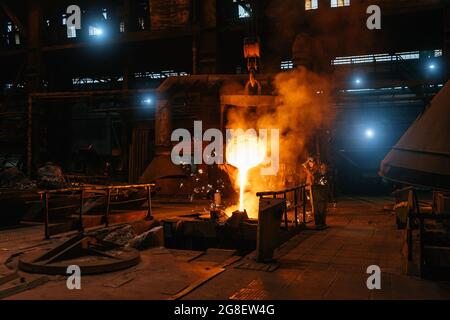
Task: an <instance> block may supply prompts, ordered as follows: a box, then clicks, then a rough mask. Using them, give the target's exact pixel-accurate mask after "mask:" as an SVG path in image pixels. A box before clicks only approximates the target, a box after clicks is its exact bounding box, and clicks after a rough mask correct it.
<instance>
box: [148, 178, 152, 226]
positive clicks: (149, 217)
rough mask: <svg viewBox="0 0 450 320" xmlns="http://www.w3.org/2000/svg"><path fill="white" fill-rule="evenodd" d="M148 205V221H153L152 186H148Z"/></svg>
mask: <svg viewBox="0 0 450 320" xmlns="http://www.w3.org/2000/svg"><path fill="white" fill-rule="evenodd" d="M147 203H148V213H147V220H151V219H153V216H152V195H151V187H150V186H147Z"/></svg>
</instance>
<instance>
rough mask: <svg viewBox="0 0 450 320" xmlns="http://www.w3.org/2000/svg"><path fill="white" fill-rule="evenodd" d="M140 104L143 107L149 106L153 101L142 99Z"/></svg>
mask: <svg viewBox="0 0 450 320" xmlns="http://www.w3.org/2000/svg"><path fill="white" fill-rule="evenodd" d="M142 103H143V104H145V105H151V104H152V103H153V99H152V98H144V99H142Z"/></svg>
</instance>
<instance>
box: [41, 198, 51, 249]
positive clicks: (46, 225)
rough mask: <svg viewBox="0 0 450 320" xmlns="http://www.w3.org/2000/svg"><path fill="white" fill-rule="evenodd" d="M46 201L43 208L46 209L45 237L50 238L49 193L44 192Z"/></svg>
mask: <svg viewBox="0 0 450 320" xmlns="http://www.w3.org/2000/svg"><path fill="white" fill-rule="evenodd" d="M43 199H44V203H43V209H44V223H45V239H46V240H47V239H50V234H49V228H48V227H49V226H48V223H49V222H48V220H49V219H48V193H44V198H43Z"/></svg>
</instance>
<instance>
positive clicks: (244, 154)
mask: <svg viewBox="0 0 450 320" xmlns="http://www.w3.org/2000/svg"><path fill="white" fill-rule="evenodd" d="M265 155H266V146H265V144H264V143H263V142H262V141H261V140H260V139H259V138H258V137H257V136H256V135H254V134H249V133H243V132H242V133H239V131H236V132H235V133H234V134H233V136H232V138H231V139H230V141H229V142H228V143H227V162H228V163H229V164H231V165H232V166H234V167H236V168H237V169H238V171H239V179H238V181H239V211H244V209H245V199H244V193H245V187H246V185H247V180H248V171H249V170H250V169H251V168H254V167H256V166H258V165H259V164H261V163H262V162H263V160H264V158H265Z"/></svg>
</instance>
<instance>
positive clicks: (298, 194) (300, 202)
mask: <svg viewBox="0 0 450 320" xmlns="http://www.w3.org/2000/svg"><path fill="white" fill-rule="evenodd" d="M307 186H308V185H300V186H297V187H293V188H288V189H284V190H279V191H265V192H258V193H256V196H257V197H259V198H260V199H264V198H273V199H276V198H280V196H281V198H282V199H286V200H287V201H288V200H289V199H288V195H289V194H292V201H293V205H290V206H286V210H285V211H284V213H283V220H284V227H285V229H286V230H288V229H289V219H288V212H290V211H294V225H295V227H298V225H299V220H298V213H299V212H298V211H299V208H301V210H302V220H303V221H302V223H303V225H306V199H307V198H306V187H307Z"/></svg>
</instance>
